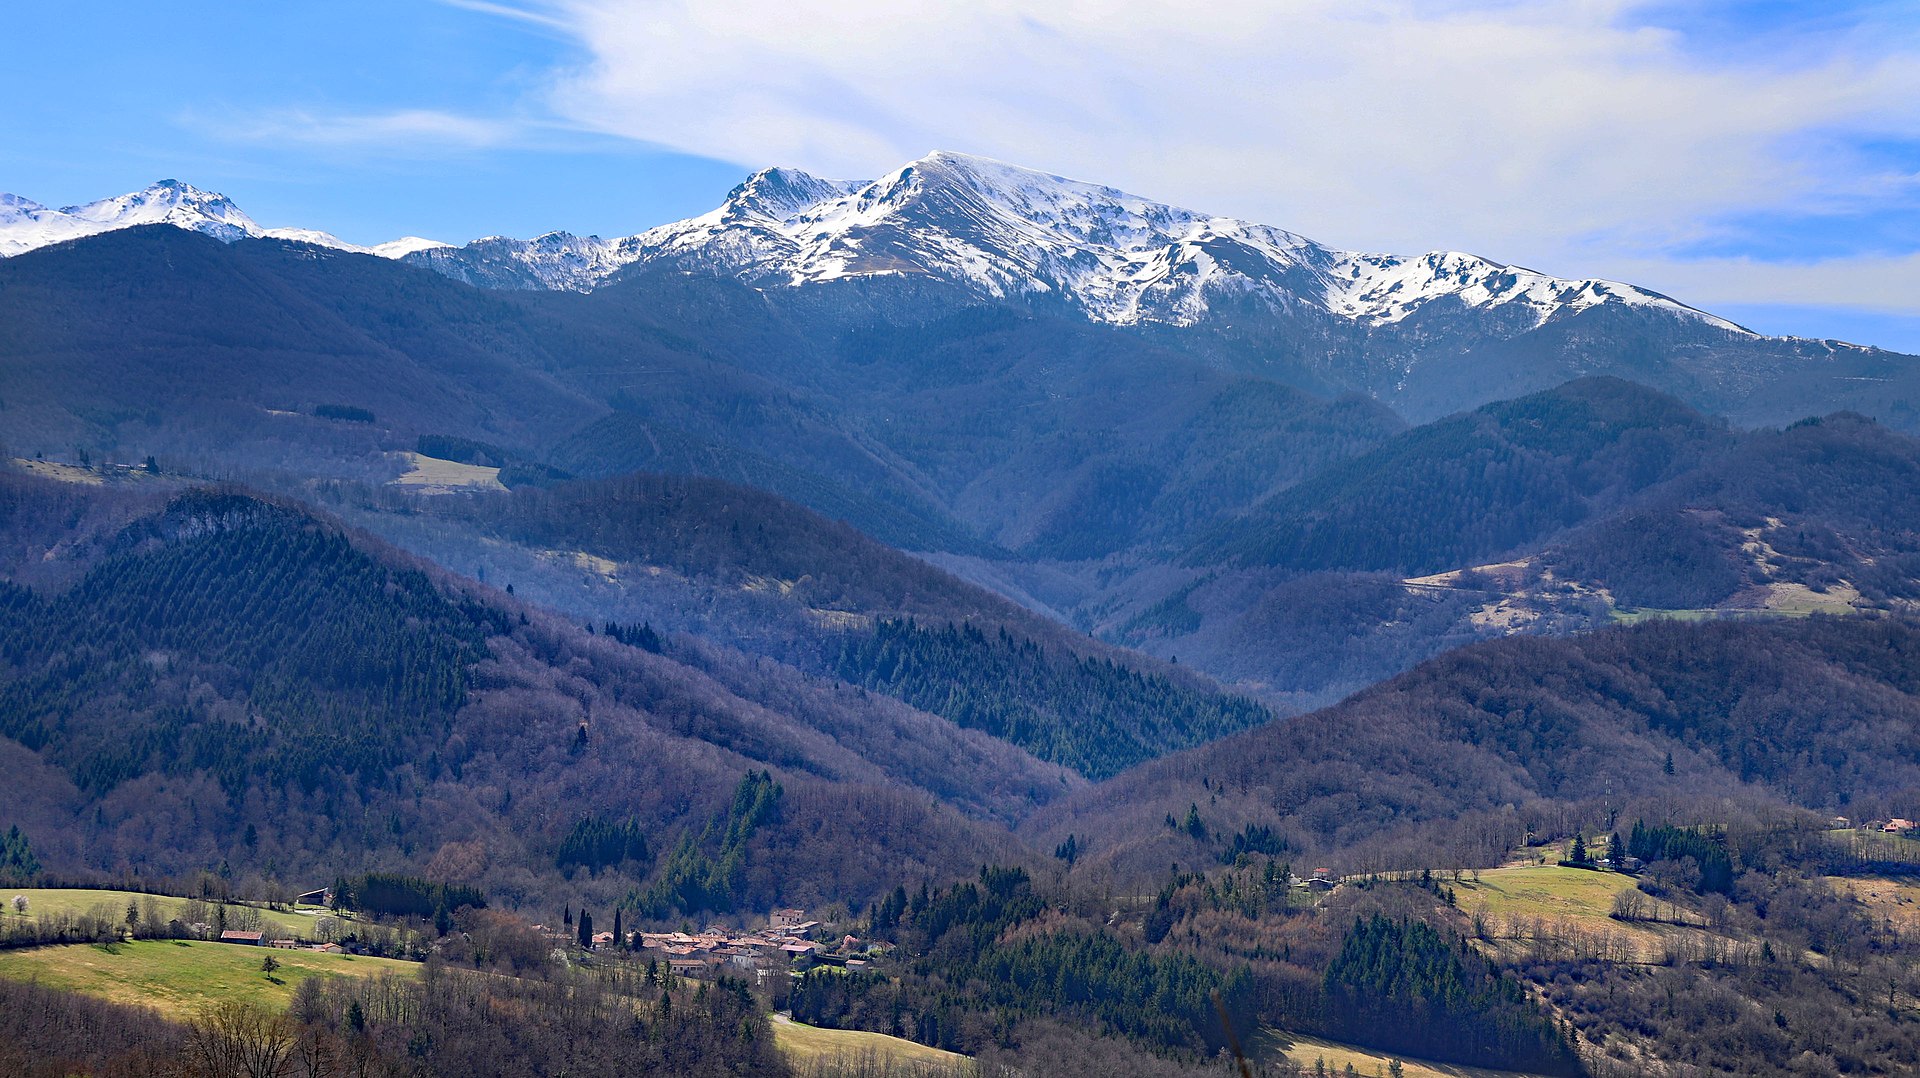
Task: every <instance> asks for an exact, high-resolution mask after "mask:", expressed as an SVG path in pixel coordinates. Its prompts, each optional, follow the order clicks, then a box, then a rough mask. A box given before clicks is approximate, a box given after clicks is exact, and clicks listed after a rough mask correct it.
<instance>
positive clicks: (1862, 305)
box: [1606, 253, 1920, 314]
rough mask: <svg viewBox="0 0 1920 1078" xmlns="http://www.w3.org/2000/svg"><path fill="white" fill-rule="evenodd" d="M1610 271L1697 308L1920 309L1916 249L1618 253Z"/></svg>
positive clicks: (1611, 274)
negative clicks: (1770, 255)
mask: <svg viewBox="0 0 1920 1078" xmlns="http://www.w3.org/2000/svg"><path fill="white" fill-rule="evenodd" d="M1606 273H1607V276H1609V277H1612V278H1615V279H1619V280H1628V281H1633V282H1635V283H1636V284H1640V285H1643V286H1645V287H1647V288H1652V289H1654V290H1655V291H1659V292H1664V293H1667V294H1668V295H1672V296H1678V297H1681V298H1684V299H1685V301H1686V302H1688V303H1690V304H1692V305H1694V306H1696V307H1704V308H1706V309H1708V310H1711V309H1713V307H1714V305H1715V304H1778V305H1781V306H1806V307H1831V308H1836V309H1842V310H1854V311H1870V312H1876V313H1883V314H1902V313H1912V312H1915V311H1920V299H1917V297H1916V289H1920V253H1915V254H1909V255H1866V256H1860V257H1854V258H1831V259H1823V260H1820V261H1817V262H1762V261H1759V260H1756V259H1751V258H1705V259H1689V260H1686V261H1674V260H1669V259H1621V260H1618V261H1616V262H1614V263H1613V264H1611V265H1610V266H1609V267H1608V268H1607V271H1606Z"/></svg>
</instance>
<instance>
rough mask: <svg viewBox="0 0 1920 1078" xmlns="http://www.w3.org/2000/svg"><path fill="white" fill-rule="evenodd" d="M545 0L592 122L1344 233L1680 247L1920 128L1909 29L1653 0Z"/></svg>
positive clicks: (1918, 57)
mask: <svg viewBox="0 0 1920 1078" xmlns="http://www.w3.org/2000/svg"><path fill="white" fill-rule="evenodd" d="M538 10H539V12H540V17H541V18H544V19H548V20H552V21H555V22H557V23H559V24H560V25H563V26H565V27H567V28H568V29H569V30H570V32H571V33H572V34H573V35H574V36H575V37H576V38H577V39H578V41H579V43H580V45H581V46H582V48H583V49H584V50H585V53H586V56H587V58H586V59H585V60H584V62H582V63H580V64H579V65H577V66H576V67H574V68H572V69H570V70H567V71H565V72H561V73H558V74H557V76H556V79H555V83H554V86H553V89H552V95H551V101H550V103H551V105H552V107H553V108H554V109H555V110H556V111H557V112H558V113H559V114H560V115H561V116H562V117H563V118H565V119H566V120H567V121H569V122H572V123H577V124H580V125H582V126H584V127H587V128H590V129H593V130H598V131H604V132H609V133H615V134H619V135H623V136H627V137H630V138H635V139H643V140H646V141H649V142H654V143H658V144H662V145H665V146H669V147H672V148H674V149H677V150H682V151H685V152H689V153H695V154H701V155H705V156H710V157H716V158H720V159H724V160H730V161H735V162H738V163H740V164H742V165H747V166H757V165H761V164H768V163H783V164H795V165H799V166H801V167H804V168H809V169H812V170H816V171H823V172H826V173H829V174H834V175H842V176H870V175H874V174H877V173H879V172H881V171H883V170H885V169H888V168H891V167H893V166H895V165H898V164H900V163H902V162H904V161H906V160H909V159H912V158H914V157H917V156H919V155H920V154H922V153H924V152H925V151H927V150H930V149H934V148H936V147H937V148H947V149H958V150H967V151H972V152H979V153H985V154H988V155H991V156H996V157H1002V158H1006V159H1008V160H1013V161H1017V162H1020V163H1023V164H1031V165H1035V166H1038V167H1044V168H1048V169H1051V170H1054V171H1059V172H1063V173H1066V174H1070V175H1075V176H1079V177H1082V178H1087V179H1094V180H1100V181H1104V182H1110V183H1116V184H1119V185H1121V186H1126V187H1128V188H1130V189H1133V190H1136V191H1138V192H1140V193H1142V194H1146V195H1150V196H1155V197H1161V198H1166V199H1169V200H1174V201H1180V202H1184V203H1186V204H1189V205H1194V206H1198V207H1201V208H1205V209H1209V210H1218V211H1223V212H1231V213H1236V214H1240V215H1243V216H1248V217H1255V218H1258V219H1262V220H1266V221H1269V222H1271V223H1275V224H1280V225H1284V226H1286V227H1290V228H1295V229H1298V230H1300V231H1303V232H1307V233H1308V234H1310V235H1315V236H1316V237H1318V238H1322V239H1324V240H1326V241H1327V242H1331V243H1336V244H1340V245H1345V246H1361V247H1385V248H1405V247H1408V246H1409V245H1412V246H1448V247H1468V248H1480V249H1483V250H1485V251H1486V252H1487V253H1489V254H1499V255H1501V256H1503V257H1507V258H1516V259H1523V260H1524V259H1533V260H1535V261H1553V260H1557V259H1561V258H1564V257H1567V256H1569V255H1572V254H1575V253H1581V252H1594V251H1609V250H1611V251H1618V250H1623V249H1634V250H1649V249H1658V248H1661V247H1664V246H1666V245H1670V244H1676V243H1682V242H1685V241H1687V240H1689V239H1692V238H1695V237H1696V236H1698V235H1699V234H1700V232H1701V230H1702V228H1703V226H1702V224H1701V222H1702V221H1705V220H1708V219H1710V218H1712V217H1714V216H1716V215H1719V214H1723V213H1728V212H1747V211H1754V210H1764V209H1770V208H1780V207H1790V206H1797V205H1805V204H1812V203H1815V202H1817V201H1819V200H1821V199H1831V198H1834V197H1839V196H1840V195H1841V194H1843V193H1846V192H1852V191H1863V190H1868V189H1870V188H1871V187H1872V186H1873V182H1874V179H1875V178H1874V177H1865V176H1860V175H1857V174H1853V173H1852V172H1850V171H1848V170H1849V169H1850V168H1852V167H1855V166H1854V165H1853V164H1852V163H1851V162H1850V160H1849V159H1847V158H1846V155H1833V154H1828V153H1820V152H1810V151H1807V150H1805V149H1798V150H1797V149H1795V147H1796V146H1801V147H1804V146H1805V145H1807V143H1806V141H1805V139H1804V137H1803V136H1804V135H1805V134H1806V133H1807V132H1822V131H1846V132H1858V133H1861V134H1866V135H1876V136H1883V137H1902V138H1920V109H1914V108H1913V107H1912V102H1913V101H1914V100H1916V99H1920V49H1914V48H1905V49H1904V51H1903V50H1902V48H1896V47H1895V46H1896V45H1899V44H1900V39H1899V38H1898V36H1897V35H1885V34H1882V35H1877V36H1876V35H1868V34H1864V33H1856V34H1852V35H1844V34H1843V35H1829V36H1825V37H1822V38H1821V39H1820V42H1819V44H1818V46H1817V47H1814V46H1809V48H1808V49H1805V50H1801V51H1800V52H1799V53H1798V54H1789V53H1787V52H1786V50H1780V52H1779V53H1778V55H1782V56H1786V57H1788V58H1785V59H1782V60H1780V61H1778V62H1777V63H1773V64H1769V65H1761V64H1759V63H1758V62H1756V61H1754V60H1752V59H1744V60H1742V61H1739V62H1726V63H1714V62H1712V61H1711V60H1707V59H1703V58H1702V57H1700V56H1699V55H1696V54H1693V53H1690V52H1689V51H1688V50H1687V49H1686V48H1685V47H1684V44H1685V43H1684V42H1683V41H1682V40H1681V38H1680V37H1679V36H1678V35H1676V34H1674V33H1671V32H1666V31H1662V30H1658V29H1650V28H1646V27H1644V26H1636V25H1634V23H1633V20H1632V18H1631V17H1632V16H1634V15H1635V14H1636V11H1635V8H1634V5H1632V4H1629V3H1626V2H1624V0H1617V2H1597V0H1595V2H1570V3H1557V4H1513V3H1498V2H1481V3H1464V2H1463V3H1452V4H1440V5H1435V4H1426V3H1415V2H1413V0H1337V2H1332V0H1330V2H1318V0H1308V2H1293V3H1274V2H1272V0H1216V2H1213V3H1209V4H1206V5H1196V4H1191V3H1143V2H1140V0H1053V2H1044V3H1043V2H1039V0H984V2H974V3H965V2H940V0H922V2H913V0H901V2H897V3H893V4H851V3H845V2H832V0H729V2H726V3H712V2H700V0H642V2H632V0H549V2H547V3H544V4H541V5H540V6H539V9H538ZM1914 44H1915V42H1914V40H1913V35H1912V34H1911V33H1909V34H1907V35H1905V45H1906V46H1913V45H1914Z"/></svg>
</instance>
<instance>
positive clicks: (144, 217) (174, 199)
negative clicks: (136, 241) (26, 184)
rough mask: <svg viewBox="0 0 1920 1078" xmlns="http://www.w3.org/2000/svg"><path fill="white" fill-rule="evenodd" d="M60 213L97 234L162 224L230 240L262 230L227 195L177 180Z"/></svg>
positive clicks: (66, 208) (67, 207)
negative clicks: (94, 229) (93, 228)
mask: <svg viewBox="0 0 1920 1078" xmlns="http://www.w3.org/2000/svg"><path fill="white" fill-rule="evenodd" d="M60 213H61V214H63V215H65V216H66V217H68V218H71V219H72V220H74V221H78V222H83V223H84V224H86V225H92V226H95V227H96V228H97V229H98V231H101V232H106V231H111V230H113V229H116V228H133V227H135V226H138V225H161V224H165V225H174V226H177V227H179V228H186V229H191V230H193V231H195V232H204V233H206V234H207V235H210V236H212V237H214V238H215V239H220V240H227V241H232V240H236V239H239V238H241V237H242V236H252V235H258V234H259V233H260V232H261V231H262V230H261V228H260V226H259V225H257V224H255V223H254V222H253V218H251V217H248V216H247V215H246V214H244V213H242V212H240V207H238V206H235V205H234V204H233V203H232V201H230V200H229V199H228V198H227V196H225V195H220V194H215V193H213V192H211V191H202V190H201V189H200V188H198V187H195V186H193V185H192V184H190V183H181V182H180V181H179V180H161V181H160V182H159V183H156V184H153V185H152V186H150V187H147V188H146V189H145V190H141V191H134V192H132V193H130V194H125V195H118V196H115V197H113V198H103V199H101V200H100V201H98V202H88V203H84V204H82V205H79V206H64V207H62V208H61V209H60Z"/></svg>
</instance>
